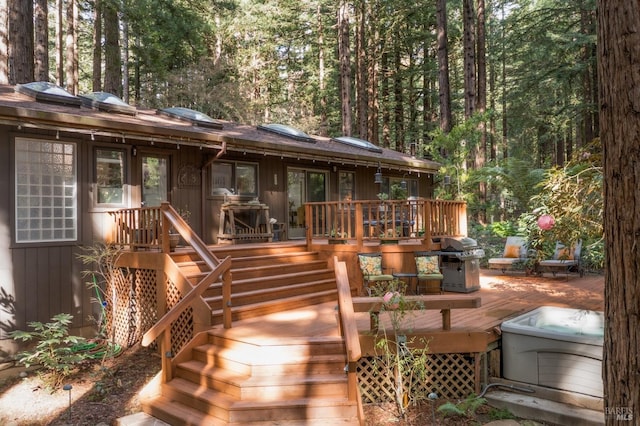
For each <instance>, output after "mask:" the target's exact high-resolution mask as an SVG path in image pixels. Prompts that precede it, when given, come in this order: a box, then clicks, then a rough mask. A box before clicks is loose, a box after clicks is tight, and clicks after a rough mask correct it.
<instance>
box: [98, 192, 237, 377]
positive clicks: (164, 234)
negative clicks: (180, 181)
mask: <svg viewBox="0 0 640 426" xmlns="http://www.w3.org/2000/svg"><path fill="white" fill-rule="evenodd" d="M111 215H112V216H113V217H114V220H115V222H116V229H115V234H114V241H113V243H114V244H117V245H120V246H129V247H130V248H132V249H138V248H143V247H144V248H158V249H161V251H162V252H164V254H165V256H166V257H168V256H167V254H168V253H169V252H170V243H169V229H173V230H175V231H176V232H177V233H178V234H179V235H180V236H181V238H182V239H184V241H185V242H186V244H187V245H189V246H191V248H192V249H193V250H194V251H195V252H196V253H197V254H198V256H199V257H200V259H201V260H202V261H204V263H205V264H206V265H207V268H208V269H209V272H208V273H207V274H206V275H205V276H204V277H203V278H202V279H201V280H200V281H199V282H198V283H197V284H195V285H194V286H191V287H190V288H188V289H187V291H184V292H183V294H182V295H181V298H180V300H179V301H178V302H177V303H176V304H175V305H174V306H172V307H171V308H170V309H169V310H168V311H167V312H166V313H164V315H162V317H161V318H160V319H159V320H158V321H157V322H156V323H155V324H154V325H153V326H152V327H151V328H150V329H149V330H147V331H146V332H145V334H144V336H143V338H142V345H143V346H148V345H149V344H151V343H153V342H154V341H156V340H159V341H160V342H159V343H160V353H161V355H162V373H163V374H162V378H163V381H164V382H166V381H169V380H171V377H172V375H173V373H172V372H173V367H172V365H171V358H172V357H173V356H174V355H175V353H176V352H177V351H178V350H179V349H180V348H177V347H174V346H175V345H173V344H172V340H175V339H172V335H171V333H172V330H171V329H172V324H173V323H174V322H175V321H176V320H178V318H179V317H181V315H183V314H184V313H185V312H187V311H188V310H189V308H192V307H194V305H195V304H198V303H200V304H201V303H203V301H202V299H201V295H202V293H203V292H204V291H205V290H206V289H207V288H208V287H209V286H210V285H211V284H212V283H214V282H215V281H217V280H218V279H221V281H222V296H223V322H224V326H225V327H226V328H230V327H231V272H230V270H231V258H230V257H227V258H225V259H224V260H223V261H220V259H218V258H217V257H216V256H215V255H214V254H213V253H212V252H211V251H210V250H209V248H208V247H207V245H206V244H205V243H204V241H202V240H201V239H200V237H198V235H197V234H196V233H195V232H194V231H193V230H192V229H191V227H190V226H189V224H187V222H186V221H185V220H184V219H183V218H182V217H181V216H180V214H179V213H178V212H177V211H176V210H175V209H174V208H173V207H171V205H170V204H169V203H163V204H162V205H161V206H160V207H147V208H138V209H124V210H119V211H115V212H111ZM164 263H165V266H164V271H165V273H167V272H168V271H169V269H168V268H169V266H170V265H167V264H171V262H170V259H166V260H164ZM123 266H127V265H123ZM173 274H174V275H175V274H181V272H180V271H177V269H176V271H173ZM181 278H182V281H184V282H188V280H187V279H186V277H183V276H182V277H181ZM191 311H192V312H193V315H194V318H193V321H192V323H193V324H194V325H195V324H201V325H205V326H206V325H209V326H210V325H211V311H210V310H206V311H205V310H202V309H195V308H194V309H191ZM197 315H199V316H200V317H198V318H195V316H197ZM191 337H192V336H191Z"/></svg>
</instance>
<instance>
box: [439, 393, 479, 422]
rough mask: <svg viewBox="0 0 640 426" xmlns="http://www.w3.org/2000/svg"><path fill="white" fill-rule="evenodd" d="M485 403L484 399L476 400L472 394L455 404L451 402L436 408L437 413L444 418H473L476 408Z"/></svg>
mask: <svg viewBox="0 0 640 426" xmlns="http://www.w3.org/2000/svg"><path fill="white" fill-rule="evenodd" d="M486 402H487V400H486V399H484V398H478V397H477V396H476V395H475V394H473V393H472V394H471V395H469V396H468V397H467V398H465V399H463V400H462V401H460V402H458V403H457V404H454V403H453V402H446V403H444V404H442V405H441V406H439V407H438V410H437V411H438V412H439V413H442V414H443V415H445V416H458V417H467V418H472V417H474V416H475V414H476V411H477V410H478V408H480V407H481V406H482V405H484V404H486Z"/></svg>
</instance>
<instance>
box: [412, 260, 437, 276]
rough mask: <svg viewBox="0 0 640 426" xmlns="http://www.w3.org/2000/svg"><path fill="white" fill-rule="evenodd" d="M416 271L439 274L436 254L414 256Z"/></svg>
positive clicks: (419, 273) (421, 273) (422, 273)
mask: <svg viewBox="0 0 640 426" xmlns="http://www.w3.org/2000/svg"><path fill="white" fill-rule="evenodd" d="M416 271H417V272H418V275H431V274H439V273H440V265H439V262H438V256H416Z"/></svg>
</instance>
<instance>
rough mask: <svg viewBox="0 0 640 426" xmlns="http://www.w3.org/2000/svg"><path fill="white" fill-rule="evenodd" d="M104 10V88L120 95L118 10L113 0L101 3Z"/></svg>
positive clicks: (120, 72) (120, 70)
mask: <svg viewBox="0 0 640 426" xmlns="http://www.w3.org/2000/svg"><path fill="white" fill-rule="evenodd" d="M102 8H103V12H104V15H103V16H104V20H103V25H104V44H105V45H104V90H105V91H106V92H109V93H113V94H114V95H117V96H122V69H121V60H120V38H119V36H120V31H119V22H118V11H117V10H116V9H115V6H114V4H113V2H105V3H103V4H102Z"/></svg>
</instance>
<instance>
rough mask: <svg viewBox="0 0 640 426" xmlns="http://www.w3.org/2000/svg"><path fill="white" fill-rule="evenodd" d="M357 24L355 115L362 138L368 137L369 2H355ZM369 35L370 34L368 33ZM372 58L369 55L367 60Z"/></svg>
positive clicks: (361, 0)
mask: <svg viewBox="0 0 640 426" xmlns="http://www.w3.org/2000/svg"><path fill="white" fill-rule="evenodd" d="M356 4H357V11H358V15H357V18H356V20H357V23H358V24H357V26H356V37H355V38H356V45H355V50H356V52H355V56H356V115H357V120H358V130H357V132H358V135H360V137H362V138H363V139H366V138H368V132H367V120H368V119H369V117H368V111H367V102H368V101H367V73H368V72H369V69H368V68H367V67H368V65H369V64H368V63H367V53H368V54H369V55H371V52H369V51H368V47H365V46H366V41H365V40H366V34H367V21H368V16H367V15H368V14H367V6H368V4H369V2H366V1H364V0H360V1H358V2H357V3H356ZM369 36H370V37H371V34H369ZM373 60H374V59H373V58H372V57H371V56H369V61H373Z"/></svg>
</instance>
